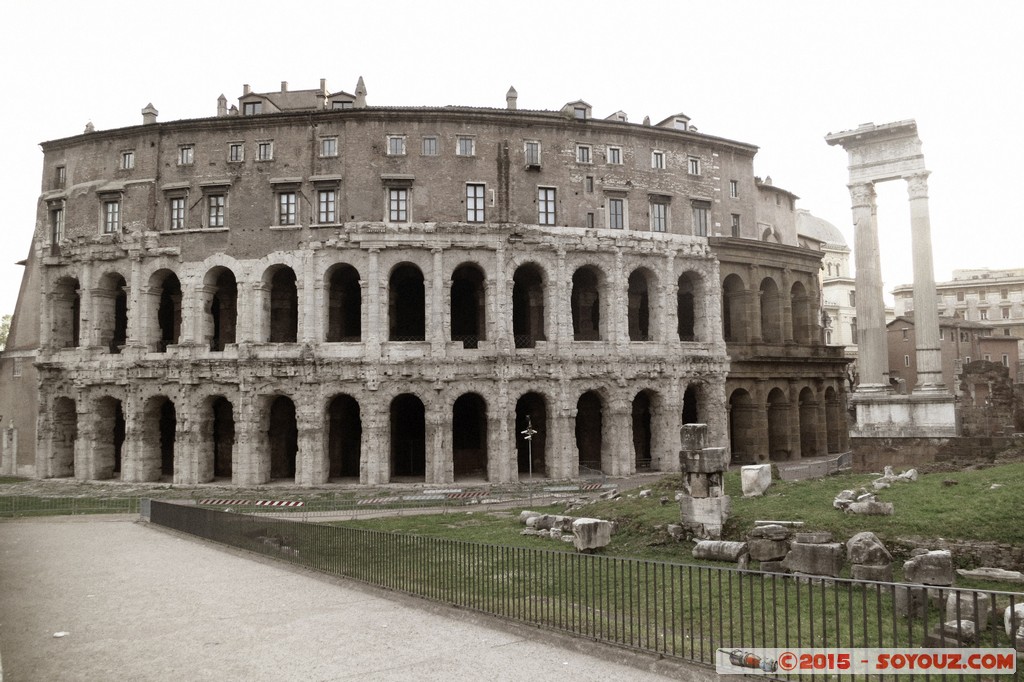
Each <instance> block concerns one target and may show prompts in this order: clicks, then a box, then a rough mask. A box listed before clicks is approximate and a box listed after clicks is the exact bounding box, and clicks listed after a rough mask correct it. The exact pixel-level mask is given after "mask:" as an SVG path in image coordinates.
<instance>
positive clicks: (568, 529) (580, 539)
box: [519, 510, 615, 552]
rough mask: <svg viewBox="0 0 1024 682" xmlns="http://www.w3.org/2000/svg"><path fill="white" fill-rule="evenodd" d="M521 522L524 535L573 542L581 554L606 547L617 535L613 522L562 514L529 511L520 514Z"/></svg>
mask: <svg viewBox="0 0 1024 682" xmlns="http://www.w3.org/2000/svg"><path fill="white" fill-rule="evenodd" d="M519 522H520V523H522V524H523V525H524V526H526V528H524V529H523V531H522V535H535V536H538V537H549V538H551V539H552V540H561V541H562V542H571V543H573V546H575V547H576V549H577V550H579V551H581V552H592V551H594V550H595V549H600V548H602V547H606V546H607V545H608V543H610V542H611V541H612V535H613V534H614V533H615V524H614V523H612V522H611V521H604V520H602V519H591V518H585V517H584V518H579V517H575V516H565V515H562V514H541V513H540V512H535V511H529V510H526V511H522V512H520V513H519Z"/></svg>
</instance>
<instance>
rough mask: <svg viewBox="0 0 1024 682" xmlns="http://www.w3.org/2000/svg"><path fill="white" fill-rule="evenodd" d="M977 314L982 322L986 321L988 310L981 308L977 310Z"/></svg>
mask: <svg viewBox="0 0 1024 682" xmlns="http://www.w3.org/2000/svg"><path fill="white" fill-rule="evenodd" d="M978 314H980V315H981V319H983V320H987V319H988V310H987V309H986V308H982V309H981V310H979V311H978Z"/></svg>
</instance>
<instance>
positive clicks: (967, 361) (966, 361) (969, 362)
mask: <svg viewBox="0 0 1024 682" xmlns="http://www.w3.org/2000/svg"><path fill="white" fill-rule="evenodd" d="M964 363H965V364H968V365H969V364H971V356H970V355H968V356H967V357H965V358H964Z"/></svg>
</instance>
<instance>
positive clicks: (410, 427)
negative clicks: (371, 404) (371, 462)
mask: <svg viewBox="0 0 1024 682" xmlns="http://www.w3.org/2000/svg"><path fill="white" fill-rule="evenodd" d="M389 411H390V417H391V429H390V430H391V480H395V479H397V478H406V479H408V478H415V479H418V480H424V478H425V477H426V471H427V421H426V408H425V407H424V405H423V401H422V400H420V399H419V398H418V397H417V396H415V395H413V394H412V393H402V394H401V395H398V396H395V398H394V399H393V400H392V401H391V405H390V408H389Z"/></svg>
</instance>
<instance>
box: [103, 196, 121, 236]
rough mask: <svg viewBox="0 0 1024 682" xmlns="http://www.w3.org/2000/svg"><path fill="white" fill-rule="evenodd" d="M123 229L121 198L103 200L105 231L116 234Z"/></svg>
mask: <svg viewBox="0 0 1024 682" xmlns="http://www.w3.org/2000/svg"><path fill="white" fill-rule="evenodd" d="M120 229H121V200H120V199H112V200H109V201H104V202H103V232H104V233H105V234H114V233H115V232H118V231H119V230H120Z"/></svg>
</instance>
